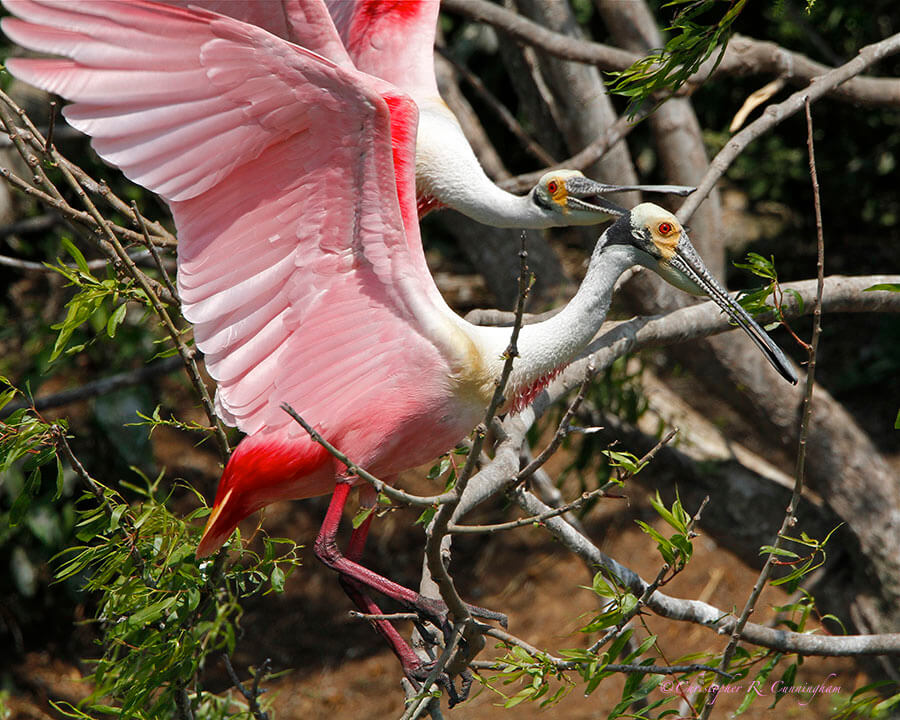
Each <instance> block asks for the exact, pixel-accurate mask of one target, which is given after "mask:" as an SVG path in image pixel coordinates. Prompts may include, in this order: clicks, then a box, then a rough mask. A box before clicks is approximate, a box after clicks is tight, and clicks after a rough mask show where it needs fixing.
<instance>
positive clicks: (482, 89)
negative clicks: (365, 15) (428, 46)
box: [434, 46, 556, 166]
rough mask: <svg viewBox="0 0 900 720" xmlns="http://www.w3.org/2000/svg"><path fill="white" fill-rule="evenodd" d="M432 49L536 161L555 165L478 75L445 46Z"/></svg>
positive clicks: (554, 161) (549, 155)
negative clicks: (448, 64)
mask: <svg viewBox="0 0 900 720" xmlns="http://www.w3.org/2000/svg"><path fill="white" fill-rule="evenodd" d="M434 49H435V51H436V52H437V53H438V54H439V55H441V57H443V58H444V59H445V60H446V61H447V62H449V63H450V64H451V65H452V66H453V69H454V70H456V72H457V73H458V74H459V75H460V76H461V77H462V78H463V79H464V80H465V81H466V82H467V83H468V84H469V85H470V86H471V87H472V89H473V90H474V91H475V92H476V93H478V95H479V97H481V99H482V100H484V102H485V103H487V105H488V107H490V108H491V110H493V111H494V113H496V115H497V117H498V118H500V121H501V122H502V123H503V124H504V125H505V126H506V129H507V130H509V131H510V132H511V133H512V134H513V135H515V136H516V137H517V138H518V139H519V142H520V143H521V144H522V147H523V148H525V150H527V151H528V152H529V153H531V155H532V156H534V158H535V159H536V160H537V161H538V162H541V163H543V164H544V165H547V166H550V165H556V160H554V159H553V156H552V155H551V154H550V153H549V152H547V150H545V149H544V148H543V147H542V146H541V144H540V143H538V142H537V141H536V140H535V139H534V138H533V137H531V136H530V135H529V134H528V133H527V132H525V129H524V128H523V127H522V126H521V125H520V124H519V121H518V120H516V118H515V116H514V115H513V114H512V113H511V112H510V111H509V110H508V109H507V108H506V106H505V105H504V104H503V103H501V102H500V101H499V100H498V99H497V98H496V96H495V95H494V94H493V93H492V92H491V91H490V90H488V88H487V87H486V86H485V84H484V83H483V82H482V81H481V78H480V77H478V76H477V75H476V74H475V73H473V72H472V71H471V70H469V69H468V68H467V67H466V66H465V65H463V64H462V63H460V62H458V61H457V60H456V58H454V57H453V55H451V54H450V53H449V52H447V50H446V48H442V47H440V46H435V48H434Z"/></svg>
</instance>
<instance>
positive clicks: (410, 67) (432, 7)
mask: <svg viewBox="0 0 900 720" xmlns="http://www.w3.org/2000/svg"><path fill="white" fill-rule="evenodd" d="M325 2H326V4H327V5H328V11H329V12H330V13H331V17H332V18H334V24H335V26H336V27H337V29H338V33H339V34H340V36H341V39H342V40H343V41H344V47H346V48H347V52H348V53H350V57H351V58H352V60H353V63H354V64H355V65H356V67H357V68H358V69H359V70H362V71H363V72H365V73H368V74H369V75H374V76H375V77H379V78H381V79H382V80H387V81H388V82H390V83H392V84H393V85H396V86H397V87H398V88H400V89H401V90H403V92H406V93H409V94H410V95H411V96H412V97H413V98H415V99H416V100H419V99H421V98H424V97H436V96H437V95H438V90H437V83H436V82H435V77H434V36H435V32H436V30H437V19H438V11H439V10H440V0H325Z"/></svg>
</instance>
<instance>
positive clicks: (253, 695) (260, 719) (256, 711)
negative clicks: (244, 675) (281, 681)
mask: <svg viewBox="0 0 900 720" xmlns="http://www.w3.org/2000/svg"><path fill="white" fill-rule="evenodd" d="M222 662H223V663H224V664H225V671H226V672H227V673H228V679H229V680H231V683H232V684H233V685H234V686H235V687H236V688H237V689H238V692H239V693H240V694H241V695H243V696H244V699H245V700H246V701H247V707H248V709H249V710H250V713H251V714H252V715H253V717H254V718H256V720H269V713H267V712H264V711H263V709H262V708H261V707H260V706H259V696H260V695H262V694H263V693H264V692H265V690H260V689H259V681H260V680H261V679H262V677H263V675H267V674H268V672H269V667H270V665H271V664H272V661H271V660H270V659H269V658H266V659H265V660H264V661H263V664H262V665H261V666H260V667H258V668H256V671H255V672H254V673H253V685H252V686H251V687H250V689H249V690H248V689H247V688H246V687H244V684H243V683H242V682H241V681H240V679H239V678H238V676H237V673H236V672H235V671H234V667H232V665H231V658H229V657H228V655H227V653H222Z"/></svg>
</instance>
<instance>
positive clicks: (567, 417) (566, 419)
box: [516, 363, 597, 482]
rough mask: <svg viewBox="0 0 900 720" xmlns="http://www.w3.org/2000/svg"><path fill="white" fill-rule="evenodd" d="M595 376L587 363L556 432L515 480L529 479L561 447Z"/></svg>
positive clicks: (595, 370) (590, 365)
mask: <svg viewBox="0 0 900 720" xmlns="http://www.w3.org/2000/svg"><path fill="white" fill-rule="evenodd" d="M596 374H597V368H596V366H595V365H594V364H593V363H588V366H587V370H585V373H584V380H582V382H581V386H580V387H579V388H578V394H577V395H576V396H575V399H574V400H572V402H571V403H570V405H569V407H568V408H567V409H566V412H565V414H564V415H563V417H562V420H560V421H559V425H558V426H557V428H556V432H555V433H553V438H552V439H551V440H550V442H549V443H547V446H546V447H545V448H544V449H543V450H541V452H540V453H539V454H538V456H537V457H536V458H534V460H532V461H531V462H530V463H528V465H526V466H525V467H524V468H522V469H521V470H520V471H519V474H518V475H516V480H517V481H519V482H522V481H524V480H527V479H528V478H530V477H531V476H532V475H534V473H535V472H536V471H537V470H538V468H541V467H543V466H544V463H546V462H547V460H549V459H550V457H551V456H552V455H553V454H554V453H555V452H556V451H557V450H558V449H559V446H560V445H562V441H563V440H564V439H565V438H566V436H567V435H568V434H569V431H570V429H571V428H570V426H569V424H570V423H571V422H572V418H573V417H575V413H577V412H578V408H580V407H581V403H582V402H584V398H585V395H587V390H588V388H589V387H590V385H591V381H592V380H593V379H594V376H595V375H596Z"/></svg>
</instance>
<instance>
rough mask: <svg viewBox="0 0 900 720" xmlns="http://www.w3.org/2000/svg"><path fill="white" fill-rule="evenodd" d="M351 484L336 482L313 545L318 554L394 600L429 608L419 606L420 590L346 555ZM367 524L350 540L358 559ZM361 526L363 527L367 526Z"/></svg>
mask: <svg viewBox="0 0 900 720" xmlns="http://www.w3.org/2000/svg"><path fill="white" fill-rule="evenodd" d="M350 487H351V484H350V483H349V482H348V481H346V480H338V482H337V485H335V488H334V495H332V496H331V503H330V504H329V505H328V511H327V512H326V513H325V520H324V521H323V522H322V527H321V529H320V530H319V535H318V537H316V542H315V545H314V546H313V551H314V552H315V555H316V557H317V558H319V560H321V561H322V562H323V563H325V564H326V565H327V566H328V567H330V568H331V569H332V570H336V571H337V572H339V573H340V574H341V575H345V576H347V577H349V578H351V579H353V580H356V581H357V582H358V583H360V584H362V585H365V586H366V587H369V588H372V589H373V590H376V591H378V592H380V593H381V594H382V595H385V596H387V597H389V598H391V599H392V600H396V601H397V602H399V603H401V604H402V605H404V606H405V607H408V608H415V609H423V610H426V609H427V608H424V607H422V608H420V607H419V605H420V602H421V600H422V598H421V597H420V595H419V593H417V592H413V591H412V590H410V589H409V588H405V587H403V586H402V585H398V584H397V583H395V582H393V581H392V580H388V579H387V578H386V577H383V576H381V575H379V574H378V573H375V572H372V571H371V570H369V569H368V568H366V567H363V566H362V565H360V564H359V563H357V562H355V560H351V559H349V558H347V557H345V556H344V555H343V554H342V553H341V551H340V550H339V549H338V546H337V529H338V525H340V523H341V514H342V512H343V510H344V505H345V504H346V503H347V496H348V495H349V494H350ZM370 519H371V518H370ZM364 526H365V532H363V533H361V534H358V536H357V538H356V539H355V540H351V542H350V546H351V552H352V553H353V555H355V559H358V557H359V554H360V553H361V552H362V545H363V543H364V542H365V534H366V533H367V532H368V523H364ZM360 527H361V528H362V527H363V526H360ZM354 534H357V533H354ZM353 555H351V557H352V556H353Z"/></svg>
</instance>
